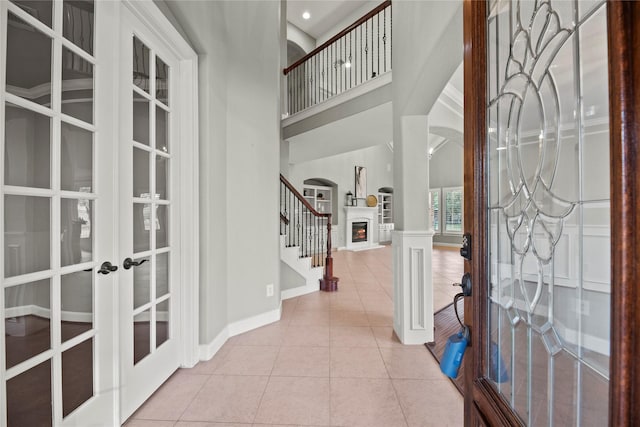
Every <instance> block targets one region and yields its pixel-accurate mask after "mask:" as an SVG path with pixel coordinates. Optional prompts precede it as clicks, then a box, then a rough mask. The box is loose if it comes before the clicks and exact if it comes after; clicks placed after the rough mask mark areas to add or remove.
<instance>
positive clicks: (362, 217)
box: [344, 206, 382, 251]
mask: <svg viewBox="0 0 640 427" xmlns="http://www.w3.org/2000/svg"><path fill="white" fill-rule="evenodd" d="M344 210H345V212H346V221H345V232H346V236H345V247H346V249H347V250H351V251H361V250H365V249H374V248H381V247H382V246H380V245H379V244H378V235H377V232H378V209H377V208H368V207H363V206H345V208H344ZM354 222H366V223H367V241H366V242H353V241H352V237H353V236H352V226H353V223H354Z"/></svg>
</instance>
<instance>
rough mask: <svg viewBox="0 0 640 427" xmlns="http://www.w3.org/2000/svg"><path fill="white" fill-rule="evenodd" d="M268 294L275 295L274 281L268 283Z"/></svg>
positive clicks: (269, 295)
mask: <svg viewBox="0 0 640 427" xmlns="http://www.w3.org/2000/svg"><path fill="white" fill-rule="evenodd" d="M267 296H268V297H272V296H273V283H269V284H268V285H267Z"/></svg>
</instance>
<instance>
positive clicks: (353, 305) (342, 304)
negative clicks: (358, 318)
mask: <svg viewBox="0 0 640 427" xmlns="http://www.w3.org/2000/svg"><path fill="white" fill-rule="evenodd" d="M331 310H333V311H364V307H363V306H362V303H361V302H360V298H359V297H358V296H357V295H356V296H355V297H350V298H335V299H332V300H331Z"/></svg>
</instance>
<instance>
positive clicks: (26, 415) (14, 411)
mask: <svg viewBox="0 0 640 427" xmlns="http://www.w3.org/2000/svg"><path fill="white" fill-rule="evenodd" d="M26 390H28V392H27V393H25V391H26ZM52 397H53V396H52V393H51V359H49V360H47V361H45V362H42V363H40V364H39V365H37V366H35V367H33V368H31V369H29V370H28V371H26V372H23V373H21V374H20V375H16V376H15V377H13V378H11V379H10V380H8V381H7V426H39V427H49V426H51V425H53V423H52V412H53V407H52V405H51V403H52V401H53V399H52Z"/></svg>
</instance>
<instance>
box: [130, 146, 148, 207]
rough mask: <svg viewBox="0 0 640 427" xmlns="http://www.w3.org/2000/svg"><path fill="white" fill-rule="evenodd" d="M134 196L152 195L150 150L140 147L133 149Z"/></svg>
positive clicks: (146, 197)
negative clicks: (150, 185)
mask: <svg viewBox="0 0 640 427" xmlns="http://www.w3.org/2000/svg"><path fill="white" fill-rule="evenodd" d="M133 197H142V198H145V199H148V198H150V197H151V189H150V187H149V152H148V151H145V150H141V149H140V148H134V149H133Z"/></svg>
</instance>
